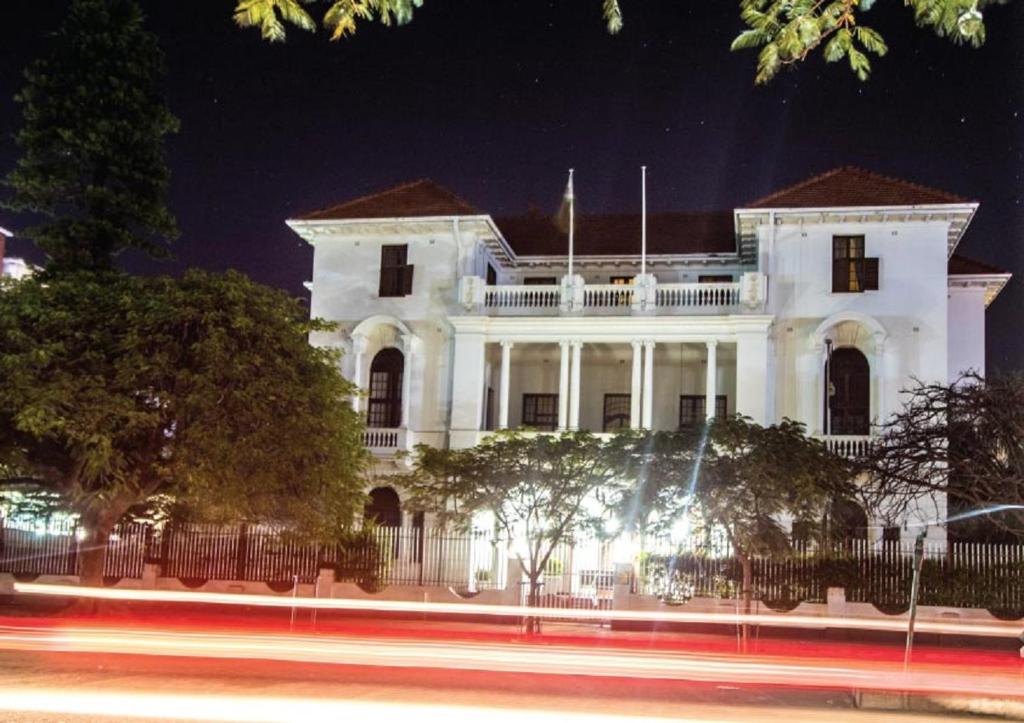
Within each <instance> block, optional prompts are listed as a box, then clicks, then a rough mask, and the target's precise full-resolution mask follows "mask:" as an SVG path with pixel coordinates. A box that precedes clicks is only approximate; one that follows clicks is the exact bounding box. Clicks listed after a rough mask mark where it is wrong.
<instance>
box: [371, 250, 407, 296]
mask: <svg viewBox="0 0 1024 723" xmlns="http://www.w3.org/2000/svg"><path fill="white" fill-rule="evenodd" d="M412 277H413V266H412V264H410V263H409V244H382V245H381V247H380V278H379V281H378V284H377V296H378V297H379V298H382V299H393V298H400V297H403V296H409V295H410V294H411V293H412Z"/></svg>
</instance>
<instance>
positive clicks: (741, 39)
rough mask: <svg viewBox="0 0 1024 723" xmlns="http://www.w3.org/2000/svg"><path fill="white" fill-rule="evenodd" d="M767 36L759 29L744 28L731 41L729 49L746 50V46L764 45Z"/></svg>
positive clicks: (756, 46)
mask: <svg viewBox="0 0 1024 723" xmlns="http://www.w3.org/2000/svg"><path fill="white" fill-rule="evenodd" d="M766 40H767V37H766V36H765V34H764V33H763V32H762V31H760V30H744V31H743V32H742V33H740V34H739V35H738V36H736V39H735V40H733V41H732V45H731V46H730V47H729V49H730V50H732V51H736V50H746V49H748V48H759V47H761V46H762V45H764V43H765V41H766Z"/></svg>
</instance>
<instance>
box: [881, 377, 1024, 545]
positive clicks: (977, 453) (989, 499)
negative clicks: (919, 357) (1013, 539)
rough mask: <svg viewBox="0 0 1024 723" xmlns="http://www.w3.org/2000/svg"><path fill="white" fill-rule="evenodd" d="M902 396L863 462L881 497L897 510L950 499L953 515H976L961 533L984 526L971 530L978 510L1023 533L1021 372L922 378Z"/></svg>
mask: <svg viewBox="0 0 1024 723" xmlns="http://www.w3.org/2000/svg"><path fill="white" fill-rule="evenodd" d="M904 394H905V395H906V396H905V400H904V404H903V407H902V409H901V410H900V411H899V412H897V413H896V414H894V415H893V416H892V417H891V418H890V419H889V420H888V421H887V422H886V423H885V424H884V425H883V426H882V428H881V429H880V430H879V439H878V441H877V442H876V443H875V444H874V446H873V447H872V450H871V454H870V456H869V458H868V459H867V461H866V468H867V471H868V475H869V478H870V482H869V487H868V490H869V492H870V493H871V494H872V496H873V497H874V499H876V500H877V503H878V504H879V505H880V506H882V507H884V509H885V510H886V511H887V513H889V514H890V515H893V516H897V515H902V514H904V513H905V512H906V511H907V509H910V508H913V507H916V506H917V505H918V504H919V502H920V500H922V499H923V498H936V499H938V498H942V497H945V498H947V500H948V506H949V511H950V517H951V518H957V517H958V516H960V515H961V514H964V513H966V514H967V515H971V516H964V517H963V520H964V521H963V522H960V523H958V525H957V527H958V528H959V531H960V532H961V533H963V532H969V533H970V534H968V536H971V535H972V534H973V535H978V534H979V533H982V532H984V530H970V524H969V522H968V520H972V519H975V516H977V521H979V522H981V523H982V524H983V525H984V527H985V528H987V529H988V531H991V530H992V529H993V528H995V529H997V530H1001V531H1002V532H1004V533H1009V534H1010V535H1016V536H1020V535H1024V512H1022V510H1024V374H1022V373H1020V372H1016V373H1013V374H1007V375H1003V376H996V377H992V378H991V379H987V380H986V379H982V378H981V377H980V376H978V375H977V374H976V373H967V374H965V375H963V376H961V377H960V378H959V379H958V380H956V381H955V382H954V383H952V384H937V383H931V384H929V383H924V382H920V381H918V382H916V383H915V385H914V386H913V387H912V388H910V389H908V390H905V392H904ZM997 508H1000V509H997ZM986 511H988V512H990V513H991V514H988V513H987V512H986ZM981 515H983V516H981ZM935 522H936V523H940V524H941V523H944V522H945V520H935Z"/></svg>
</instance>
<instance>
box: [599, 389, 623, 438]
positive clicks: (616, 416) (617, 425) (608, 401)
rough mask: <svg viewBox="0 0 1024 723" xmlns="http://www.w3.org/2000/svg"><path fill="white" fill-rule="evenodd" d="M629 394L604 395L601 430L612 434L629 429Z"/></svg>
mask: <svg viewBox="0 0 1024 723" xmlns="http://www.w3.org/2000/svg"><path fill="white" fill-rule="evenodd" d="M629 401H630V395H629V394H605V395H604V424H603V425H602V427H601V428H602V430H603V431H605V432H614V431H615V430H617V429H629V416H630V403H629Z"/></svg>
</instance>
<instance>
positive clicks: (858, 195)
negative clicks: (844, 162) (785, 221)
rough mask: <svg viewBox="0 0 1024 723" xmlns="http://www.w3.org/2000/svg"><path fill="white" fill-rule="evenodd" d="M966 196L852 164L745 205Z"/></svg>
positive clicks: (886, 202) (885, 202)
mask: <svg viewBox="0 0 1024 723" xmlns="http://www.w3.org/2000/svg"><path fill="white" fill-rule="evenodd" d="M966 201H967V199H966V198H963V197H962V196H957V195H954V194H952V193H947V192H945V191H940V190H938V189H935V188H929V187H928V186H922V185H920V184H917V183H911V182H910V181H904V180H902V179H899V178H891V177H889V176H883V175H881V174H878V173H872V172H871V171H865V170H863V169H861V168H855V167H853V166H842V167H840V168H833V169H832V170H831V171H826V172H825V173H822V174H821V175H820V176H814V177H813V178H808V179H807V180H805V181H802V182H800V183H798V184H796V185H795V186H790V187H789V188H783V189H782V190H780V191H776V192H775V193H772V194H769V195H767V196H765V197H764V198H760V199H758V200H756V201H754V202H753V203H751V204H748V205H747V208H831V207H849V206H919V205H928V204H939V203H965V202H966Z"/></svg>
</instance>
